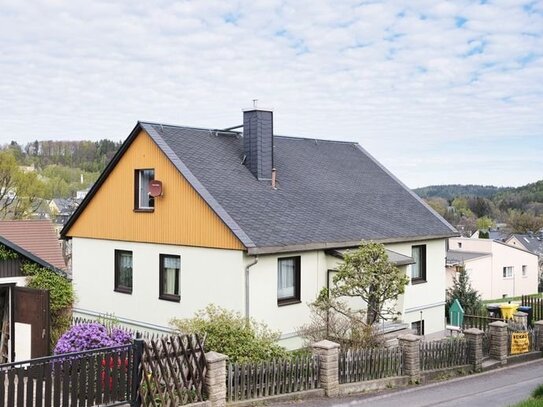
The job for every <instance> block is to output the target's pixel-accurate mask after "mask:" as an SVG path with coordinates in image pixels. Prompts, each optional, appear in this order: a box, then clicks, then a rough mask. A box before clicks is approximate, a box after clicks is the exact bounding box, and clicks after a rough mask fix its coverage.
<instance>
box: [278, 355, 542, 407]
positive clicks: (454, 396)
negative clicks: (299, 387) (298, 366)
mask: <svg viewBox="0 0 543 407" xmlns="http://www.w3.org/2000/svg"><path fill="white" fill-rule="evenodd" d="M540 384H543V359H538V360H536V361H533V362H528V363H523V364H520V365H515V366H512V367H507V368H504V369H498V370H494V371H491V372H485V373H480V374H476V375H470V376H465V377H461V378H457V379H453V380H449V381H444V382H439V383H433V384H428V385H423V386H418V387H409V388H406V389H401V390H393V391H385V392H384V393H377V394H374V395H367V394H366V395H359V396H347V397H340V398H335V399H312V400H307V401H299V402H289V403H276V404H270V406H273V407H280V406H285V407H286V406H289V407H293V406H296V407H332V406H334V407H359V406H360V407H362V406H372V407H384V406H402V407H403V406H405V407H430V406H446V407H453V406H470V407H479V406H481V407H483V406H484V407H487V406H492V407H501V406H503V407H506V406H510V405H511V404H515V403H517V402H519V401H522V400H524V399H526V398H527V397H529V396H530V393H531V392H532V390H533V389H534V388H536V387H537V386H538V385H540Z"/></svg>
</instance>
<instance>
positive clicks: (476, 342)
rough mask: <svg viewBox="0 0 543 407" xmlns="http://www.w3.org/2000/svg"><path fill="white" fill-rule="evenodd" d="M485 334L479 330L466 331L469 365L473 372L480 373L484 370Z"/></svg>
mask: <svg viewBox="0 0 543 407" xmlns="http://www.w3.org/2000/svg"><path fill="white" fill-rule="evenodd" d="M484 334H485V333H484V332H483V331H481V330H480V329H477V328H470V329H466V330H465V331H464V336H465V337H466V340H467V342H468V363H469V364H470V365H472V366H473V370H474V371H476V372H480V371H481V370H482V369H483V335H484Z"/></svg>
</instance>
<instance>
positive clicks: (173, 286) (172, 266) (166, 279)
mask: <svg viewBox="0 0 543 407" xmlns="http://www.w3.org/2000/svg"><path fill="white" fill-rule="evenodd" d="M180 269H181V258H180V257H179V256H171V255H168V254H161V255H160V273H159V274H160V288H159V298H160V299H162V300H168V301H177V302H179V301H180V300H181V296H180V295H179V270H180Z"/></svg>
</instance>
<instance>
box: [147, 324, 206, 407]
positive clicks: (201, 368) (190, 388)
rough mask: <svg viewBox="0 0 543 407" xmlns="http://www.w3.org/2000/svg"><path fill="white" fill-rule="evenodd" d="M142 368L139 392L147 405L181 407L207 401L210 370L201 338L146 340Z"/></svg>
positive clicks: (184, 337)
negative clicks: (206, 392)
mask: <svg viewBox="0 0 543 407" xmlns="http://www.w3.org/2000/svg"><path fill="white" fill-rule="evenodd" d="M141 366H142V372H141V382H140V386H139V389H138V392H139V396H140V399H141V402H142V403H143V405H144V406H179V405H185V404H189V403H194V402H198V401H203V400H204V398H205V394H204V380H205V374H206V369H207V367H206V358H205V352H204V348H203V344H202V342H201V341H200V338H199V337H198V336H196V335H177V336H170V337H161V338H160V339H155V340H152V341H145V342H144V343H143V357H142V361H141Z"/></svg>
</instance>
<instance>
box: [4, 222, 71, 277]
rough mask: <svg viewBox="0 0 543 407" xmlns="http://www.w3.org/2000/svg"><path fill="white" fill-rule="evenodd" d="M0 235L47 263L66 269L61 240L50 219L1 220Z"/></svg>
mask: <svg viewBox="0 0 543 407" xmlns="http://www.w3.org/2000/svg"><path fill="white" fill-rule="evenodd" d="M0 236H2V237H3V238H4V239H6V240H9V241H10V242H13V243H14V244H15V245H17V246H19V247H21V248H23V249H24V250H26V251H28V252H29V253H31V254H33V255H34V256H36V257H38V258H40V259H43V260H44V261H45V262H46V263H49V264H50V265H52V266H54V267H56V268H58V269H60V270H66V263H65V262H64V257H63V256H62V249H61V247H60V241H59V240H58V237H57V234H56V232H55V230H54V227H53V223H52V222H51V221H50V220H46V219H43V220H42V219H40V220H5V221H0Z"/></svg>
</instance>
